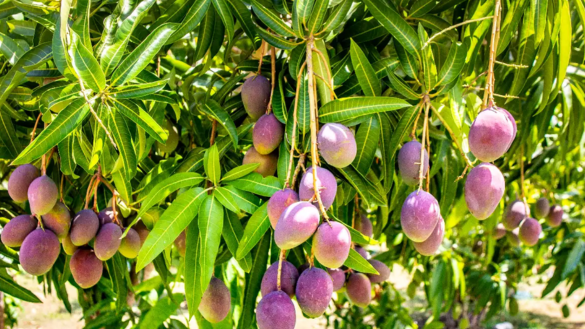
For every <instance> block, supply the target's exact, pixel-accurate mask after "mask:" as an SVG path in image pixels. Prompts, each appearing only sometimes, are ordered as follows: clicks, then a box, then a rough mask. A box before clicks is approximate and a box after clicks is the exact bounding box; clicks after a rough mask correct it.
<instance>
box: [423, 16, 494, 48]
mask: <svg viewBox="0 0 585 329" xmlns="http://www.w3.org/2000/svg"><path fill="white" fill-rule="evenodd" d="M492 18H493V17H492V16H489V17H482V18H477V19H470V20H468V21H465V22H461V23H458V24H455V25H452V26H449V27H448V28H446V29H444V30H441V31H439V32H437V33H435V34H433V35H432V36H431V37H430V38H429V40H427V42H425V44H424V45H423V47H422V49H425V48H426V47H427V46H428V45H429V44H430V43H431V41H432V40H433V39H435V38H436V37H438V36H439V35H441V34H443V33H445V32H447V31H451V30H453V29H456V28H458V27H460V26H462V25H465V24H470V23H475V22H480V21H484V20H486V19H492Z"/></svg>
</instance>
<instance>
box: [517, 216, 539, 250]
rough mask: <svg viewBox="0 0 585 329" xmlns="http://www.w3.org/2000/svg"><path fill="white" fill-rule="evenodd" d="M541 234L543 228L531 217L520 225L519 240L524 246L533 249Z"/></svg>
mask: <svg viewBox="0 0 585 329" xmlns="http://www.w3.org/2000/svg"><path fill="white" fill-rule="evenodd" d="M541 232H542V226H540V223H539V222H538V221H537V220H536V219H534V218H530V217H529V218H526V219H525V220H524V221H523V222H522V224H520V231H519V232H518V238H520V241H522V243H523V244H525V245H527V246H530V247H532V246H534V245H536V244H537V243H538V239H539V238H540V233H541Z"/></svg>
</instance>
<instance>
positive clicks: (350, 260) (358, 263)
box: [343, 249, 380, 274]
mask: <svg viewBox="0 0 585 329" xmlns="http://www.w3.org/2000/svg"><path fill="white" fill-rule="evenodd" d="M343 265H344V266H347V267H349V268H351V269H354V270H356V271H358V272H362V273H368V274H380V273H378V271H376V269H375V268H374V267H373V266H372V264H370V262H368V261H367V260H366V259H365V258H364V257H362V255H360V254H358V252H357V251H355V250H354V249H350V250H349V256H347V259H346V260H345V263H343Z"/></svg>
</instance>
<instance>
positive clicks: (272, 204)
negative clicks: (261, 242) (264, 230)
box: [267, 188, 300, 229]
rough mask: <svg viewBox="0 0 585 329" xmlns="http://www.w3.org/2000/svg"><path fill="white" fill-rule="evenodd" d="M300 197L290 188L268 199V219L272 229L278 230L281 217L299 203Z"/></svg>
mask: <svg viewBox="0 0 585 329" xmlns="http://www.w3.org/2000/svg"><path fill="white" fill-rule="evenodd" d="M299 201H300V200H299V195H298V193H297V192H295V191H294V190H291V189H289V188H287V189H284V190H281V191H278V192H276V193H274V194H273V195H272V196H271V197H270V199H268V209H267V210H268V219H270V224H271V225H272V228H273V229H275V228H276V223H278V219H279V218H280V215H282V213H283V212H284V210H285V209H286V208H287V207H288V206H290V205H291V204H293V203H295V202H299Z"/></svg>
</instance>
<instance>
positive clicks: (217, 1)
mask: <svg viewBox="0 0 585 329" xmlns="http://www.w3.org/2000/svg"><path fill="white" fill-rule="evenodd" d="M211 3H213V7H214V8H215V11H216V12H217V14H218V15H219V17H220V18H221V21H222V22H223V26H224V27H225V29H226V34H227V37H228V43H230V42H231V41H232V38H233V37H234V18H233V16H232V13H231V12H230V8H229V7H228V4H227V2H226V0H211Z"/></svg>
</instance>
